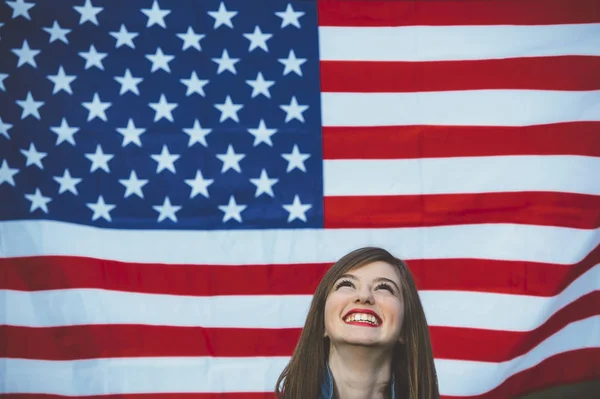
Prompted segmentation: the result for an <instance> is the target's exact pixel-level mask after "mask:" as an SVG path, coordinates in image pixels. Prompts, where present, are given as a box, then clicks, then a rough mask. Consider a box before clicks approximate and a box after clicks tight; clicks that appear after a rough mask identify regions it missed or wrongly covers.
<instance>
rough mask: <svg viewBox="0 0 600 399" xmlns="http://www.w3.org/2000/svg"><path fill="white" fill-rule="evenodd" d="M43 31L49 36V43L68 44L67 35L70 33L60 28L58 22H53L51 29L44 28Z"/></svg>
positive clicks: (68, 30)
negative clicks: (58, 41) (59, 42)
mask: <svg viewBox="0 0 600 399" xmlns="http://www.w3.org/2000/svg"><path fill="white" fill-rule="evenodd" d="M44 30H45V31H46V32H48V33H49V34H50V43H52V42H53V41H55V40H60V41H61V42H63V43H66V44H69V39H67V35H68V34H69V33H71V29H64V28H61V27H60V25H59V24H58V21H54V23H53V24H52V27H51V28H44Z"/></svg>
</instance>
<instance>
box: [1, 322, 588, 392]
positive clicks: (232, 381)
mask: <svg viewBox="0 0 600 399" xmlns="http://www.w3.org/2000/svg"><path fill="white" fill-rule="evenodd" d="M599 326H600V317H598V316H596V317H592V318H588V319H585V320H581V321H578V322H575V323H572V324H570V325H569V326H567V327H565V328H564V329H562V330H561V331H559V332H558V333H556V334H554V335H553V336H551V337H549V338H548V339H546V340H545V341H544V342H542V343H541V344H540V345H539V346H538V347H536V348H534V349H533V350H532V351H531V352H529V353H527V354H526V355H524V356H521V357H519V358H516V359H513V360H511V361H508V362H504V363H486V362H472V361H462V360H440V359H436V369H437V372H438V378H439V386H440V393H441V394H442V395H457V396H467V395H477V394H480V393H484V392H487V391H489V390H491V389H494V388H495V387H497V386H498V385H500V384H501V383H502V382H503V381H505V380H506V379H507V378H508V377H509V376H511V375H513V374H515V373H517V372H519V371H521V370H524V369H526V368H529V367H532V366H534V365H536V364H539V363H540V362H541V361H543V360H544V359H547V358H549V357H551V356H553V355H556V354H559V353H563V352H567V351H573V350H578V349H585V348H597V347H600V328H599ZM288 361H289V358H287V357H270V358H256V357H255V358H205V357H200V358H190V357H185V358H180V357H171V358H168V357H167V358H165V357H162V358H116V359H98V360H76V361H41V360H25V359H3V362H1V363H0V375H4V376H5V379H4V383H3V384H0V393H48V394H58V395H69V396H83V395H103V394H129V393H140V392H153V393H166V392H169V393H181V392H269V391H270V392H273V390H274V387H275V382H276V380H277V377H278V376H279V374H280V373H281V371H282V370H283V368H284V367H285V365H286V364H287V362H288Z"/></svg>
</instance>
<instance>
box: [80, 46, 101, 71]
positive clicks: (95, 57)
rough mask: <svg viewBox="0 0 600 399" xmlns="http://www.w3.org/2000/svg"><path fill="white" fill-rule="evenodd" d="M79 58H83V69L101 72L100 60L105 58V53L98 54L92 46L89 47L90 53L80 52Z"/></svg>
mask: <svg viewBox="0 0 600 399" xmlns="http://www.w3.org/2000/svg"><path fill="white" fill-rule="evenodd" d="M77 54H79V56H80V57H82V58H85V69H90V68H91V67H94V66H95V67H96V68H98V69H100V70H102V71H104V65H102V60H103V59H104V58H106V55H107V53H99V52H97V51H96V47H94V45H93V44H92V45H90V51H87V52H86V51H81V52H79V53H77Z"/></svg>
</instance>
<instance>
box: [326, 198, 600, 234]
mask: <svg viewBox="0 0 600 399" xmlns="http://www.w3.org/2000/svg"><path fill="white" fill-rule="evenodd" d="M324 210H325V212H324V214H325V227H326V228H376V227H421V226H448V225H462V224H477V223H517V224H532V225H542V226H560V227H571V228H577V229H594V228H597V227H600V196H598V195H585V194H570V193H556V192H511V193H485V194H439V195H425V196H423V195H394V196H369V197H325V199H324Z"/></svg>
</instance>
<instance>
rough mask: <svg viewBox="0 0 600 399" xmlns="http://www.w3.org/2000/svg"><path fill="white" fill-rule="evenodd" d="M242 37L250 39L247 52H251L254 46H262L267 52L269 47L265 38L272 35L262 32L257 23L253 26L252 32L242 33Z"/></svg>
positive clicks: (267, 38)
mask: <svg viewBox="0 0 600 399" xmlns="http://www.w3.org/2000/svg"><path fill="white" fill-rule="evenodd" d="M244 37H245V38H246V39H248V40H250V47H249V48H248V52H251V51H252V50H254V49H255V48H258V47H260V48H262V49H263V50H265V51H266V52H267V53H268V52H269V48H268V47H267V40H269V39H270V38H271V37H273V35H272V34H271V33H262V32H261V30H260V27H259V26H258V25H257V26H255V27H254V32H253V33H244Z"/></svg>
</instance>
